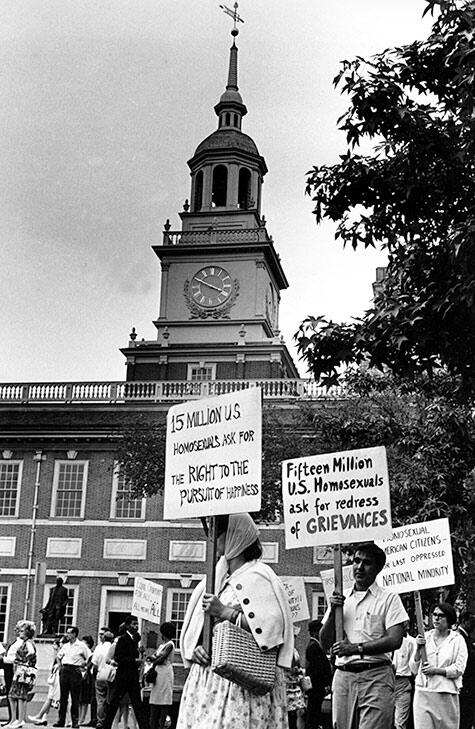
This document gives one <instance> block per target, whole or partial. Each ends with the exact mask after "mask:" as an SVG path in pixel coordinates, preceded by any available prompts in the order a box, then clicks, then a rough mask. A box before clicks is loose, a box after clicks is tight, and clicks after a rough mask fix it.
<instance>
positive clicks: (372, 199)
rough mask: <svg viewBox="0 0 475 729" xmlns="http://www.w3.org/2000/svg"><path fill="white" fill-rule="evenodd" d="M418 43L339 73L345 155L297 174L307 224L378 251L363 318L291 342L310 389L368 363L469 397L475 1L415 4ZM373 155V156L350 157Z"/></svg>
mask: <svg viewBox="0 0 475 729" xmlns="http://www.w3.org/2000/svg"><path fill="white" fill-rule="evenodd" d="M425 12H433V13H434V14H435V15H436V20H435V22H434V24H433V27H432V31H431V33H430V35H429V37H428V38H427V39H426V40H424V41H417V42H414V43H411V44H410V45H405V46H401V47H398V48H392V49H388V50H385V51H383V52H382V53H380V54H378V55H375V56H373V57H372V58H370V59H369V60H365V59H363V58H361V57H358V58H356V59H355V60H353V61H343V63H342V65H341V70H340V72H339V73H338V75H337V76H336V78H335V80H334V82H335V85H336V86H338V87H339V88H340V89H341V90H342V92H343V93H346V94H348V95H349V97H350V107H349V109H348V111H347V112H346V113H345V114H344V115H343V116H342V117H341V118H340V120H339V124H340V128H341V129H342V130H343V131H344V132H345V133H346V140H347V145H348V146H347V150H346V152H345V153H344V154H342V155H341V157H340V161H339V162H338V163H337V164H334V165H332V166H326V165H323V166H320V167H314V168H313V170H312V171H311V172H309V173H308V179H307V192H308V193H309V194H310V195H311V196H312V198H313V200H314V202H315V208H314V213H315V215H316V219H317V222H320V221H321V220H323V219H324V218H328V219H330V220H332V221H335V222H337V224H338V225H337V232H336V238H337V239H340V240H341V241H342V242H343V244H344V245H346V244H350V245H351V246H352V247H353V248H354V249H356V248H358V247H364V248H367V247H369V246H380V247H382V248H384V249H386V251H387V255H388V266H387V272H386V278H385V281H384V286H383V288H382V290H381V291H380V292H379V293H378V294H377V296H376V297H375V300H374V305H373V308H372V309H370V310H369V311H368V312H367V313H366V314H365V315H364V317H363V318H361V319H358V320H355V321H353V322H352V323H350V324H338V323H335V322H332V321H328V320H327V319H326V318H325V317H323V316H316V317H308V318H307V319H306V320H305V321H304V322H303V323H302V324H301V327H300V330H299V332H298V333H297V335H296V338H297V340H298V345H299V349H300V352H301V354H302V356H303V358H304V360H305V361H306V363H307V364H308V366H309V369H310V370H311V371H312V372H313V374H314V375H315V377H316V378H317V379H320V378H321V379H322V381H323V382H324V383H325V384H334V383H335V382H336V381H337V380H338V372H339V371H340V365H342V364H348V363H360V362H363V361H364V362H369V364H370V365H374V366H377V367H380V368H381V367H384V366H386V367H389V368H390V370H391V371H392V372H394V373H398V374H400V375H406V376H407V375H411V376H412V375H413V374H414V373H416V372H419V373H420V372H426V373H429V374H432V373H433V372H434V371H436V370H437V369H439V368H445V369H447V370H448V371H449V372H450V373H452V374H453V375H455V376H456V377H457V378H458V380H459V382H460V383H461V391H463V392H464V394H465V395H467V394H468V395H471V394H473V392H474V390H475V364H474V363H475V184H474V183H475V164H474V161H475V157H474V152H475V116H474V79H475V71H474V69H475V63H474V62H475V50H474V49H475V43H474V40H475V38H474V36H475V0H463V1H462V0H426V10H425ZM368 142H369V143H370V144H372V147H373V149H372V153H371V154H364V153H363V152H362V151H361V149H362V147H363V146H364V148H365V149H366V148H367V147H368Z"/></svg>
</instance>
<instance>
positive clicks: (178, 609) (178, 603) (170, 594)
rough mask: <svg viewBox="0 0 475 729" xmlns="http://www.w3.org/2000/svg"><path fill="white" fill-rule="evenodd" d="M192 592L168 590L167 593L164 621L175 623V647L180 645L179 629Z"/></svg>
mask: <svg viewBox="0 0 475 729" xmlns="http://www.w3.org/2000/svg"><path fill="white" fill-rule="evenodd" d="M192 592H193V590H191V589H190V590H185V589H174V588H170V589H169V590H168V591H167V611H166V616H167V617H166V619H167V620H169V621H171V622H172V623H175V626H176V640H175V643H176V645H179V644H180V636H181V629H182V627H183V620H184V619H185V612H186V608H187V606H188V602H189V600H190V596H191V593H192Z"/></svg>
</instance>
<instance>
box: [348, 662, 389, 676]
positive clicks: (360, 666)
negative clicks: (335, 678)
mask: <svg viewBox="0 0 475 729" xmlns="http://www.w3.org/2000/svg"><path fill="white" fill-rule="evenodd" d="M390 665H391V664H390V663H389V661H373V663H370V662H369V661H366V662H365V663H362V662H357V661H352V662H351V663H344V664H343V665H342V666H336V668H338V670H339V671H350V673H361V671H368V670H369V669H370V668H382V667H383V666H390Z"/></svg>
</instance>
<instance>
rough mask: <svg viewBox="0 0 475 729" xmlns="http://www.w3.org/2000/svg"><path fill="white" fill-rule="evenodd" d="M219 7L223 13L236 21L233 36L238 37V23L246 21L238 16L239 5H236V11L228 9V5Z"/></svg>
mask: <svg viewBox="0 0 475 729" xmlns="http://www.w3.org/2000/svg"><path fill="white" fill-rule="evenodd" d="M219 7H220V8H221V10H222V11H223V13H226V15H229V16H230V17H231V18H232V19H233V20H234V28H233V29H232V31H231V35H237V34H238V33H239V30H238V29H237V27H236V23H244V20H243V19H242V18H241V16H240V15H239V14H238V7H239V5H238V3H234V10H231V8H228V6H227V5H220V6H219Z"/></svg>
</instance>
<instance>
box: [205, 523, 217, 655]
mask: <svg viewBox="0 0 475 729" xmlns="http://www.w3.org/2000/svg"><path fill="white" fill-rule="evenodd" d="M216 547H217V535H216V517H214V516H211V517H210V519H209V531H208V549H207V560H206V588H205V592H207V593H211V594H213V593H214V586H215V576H216ZM212 628H213V624H212V618H211V616H210V615H208V613H205V622H204V626H203V647H204V649H205V651H206V652H207V653H208V655H209V657H210V658H211V638H212Z"/></svg>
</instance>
